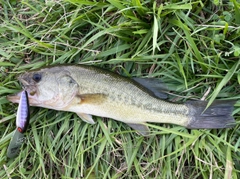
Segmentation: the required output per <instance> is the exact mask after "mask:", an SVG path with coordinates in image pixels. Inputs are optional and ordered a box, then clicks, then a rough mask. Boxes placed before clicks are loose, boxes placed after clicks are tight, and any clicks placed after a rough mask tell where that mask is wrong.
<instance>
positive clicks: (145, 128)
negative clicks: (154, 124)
mask: <svg viewBox="0 0 240 179" xmlns="http://www.w3.org/2000/svg"><path fill="white" fill-rule="evenodd" d="M126 124H127V125H129V126H130V127H131V128H133V129H135V130H136V131H137V132H138V133H139V134H141V135H143V136H149V134H150V130H149V128H148V126H146V125H145V124H144V123H141V124H136V123H126Z"/></svg>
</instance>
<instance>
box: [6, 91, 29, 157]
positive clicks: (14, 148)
mask: <svg viewBox="0 0 240 179" xmlns="http://www.w3.org/2000/svg"><path fill="white" fill-rule="evenodd" d="M29 120H30V110H29V102H28V94H27V92H26V91H23V92H22V93H21V97H20V102H19V106H18V110H17V119H16V125H17V129H16V130H15V132H14V134H13V137H12V139H11V141H10V144H9V146H8V149H7V157H8V158H14V157H16V156H17V155H18V153H19V150H20V148H21V146H22V144H23V142H24V141H25V136H24V132H25V131H26V130H27V126H28V124H29Z"/></svg>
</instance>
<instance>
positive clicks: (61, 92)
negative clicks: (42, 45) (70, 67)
mask: <svg viewBox="0 0 240 179" xmlns="http://www.w3.org/2000/svg"><path fill="white" fill-rule="evenodd" d="M18 80H19V81H20V83H21V85H22V87H23V89H24V90H25V91H27V93H28V98H29V104H30V105H31V106H41V107H45V108H52V109H62V108H64V107H66V106H67V105H68V104H69V103H70V101H71V100H72V99H73V98H74V97H75V95H76V94H77V93H78V84H77V82H76V81H75V80H74V79H73V78H72V76H71V73H70V72H69V71H67V70H64V69H63V68H59V67H53V68H43V69H40V70H34V71H30V72H25V73H23V74H21V75H20V76H19V77H18ZM20 93H21V92H20ZM20 93H18V94H16V95H9V96H8V97H7V98H8V100H9V101H11V102H14V103H19V99H20Z"/></svg>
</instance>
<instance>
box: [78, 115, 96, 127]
mask: <svg viewBox="0 0 240 179" xmlns="http://www.w3.org/2000/svg"><path fill="white" fill-rule="evenodd" d="M76 114H77V115H78V116H79V117H80V118H81V119H82V120H83V121H84V122H87V123H89V124H95V122H94V120H93V118H92V115H90V114H85V113H76Z"/></svg>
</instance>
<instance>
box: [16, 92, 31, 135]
mask: <svg viewBox="0 0 240 179" xmlns="http://www.w3.org/2000/svg"><path fill="white" fill-rule="evenodd" d="M29 119H30V110H29V102H28V94H27V92H26V91H22V93H21V98H20V102H19V106H18V111H17V119H16V125H17V130H18V131H19V132H20V133H24V132H25V131H26V130H27V126H28V124H29Z"/></svg>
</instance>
